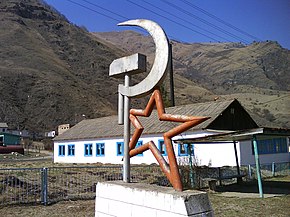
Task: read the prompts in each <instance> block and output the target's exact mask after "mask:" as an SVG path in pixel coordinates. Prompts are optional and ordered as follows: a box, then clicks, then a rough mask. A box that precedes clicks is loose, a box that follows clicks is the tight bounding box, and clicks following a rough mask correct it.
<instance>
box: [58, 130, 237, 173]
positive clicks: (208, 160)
mask: <svg viewBox="0 0 290 217" xmlns="http://www.w3.org/2000/svg"><path fill="white" fill-rule="evenodd" d="M208 134H209V133H198V134H194V135H193V134H188V135H185V134H183V135H182V138H189V137H190V138H192V137H193V136H195V137H199V136H202V135H208ZM180 138H181V136H177V137H174V138H173V140H174V139H180ZM151 140H152V141H153V142H154V143H155V145H156V146H157V147H158V146H159V141H162V140H163V137H162V135H161V134H160V135H151V136H143V137H142V138H140V139H139V141H142V143H143V144H145V143H147V142H149V141H151ZM117 142H123V139H122V138H111V139H98V140H83V141H66V142H59V141H56V142H54V162H55V163H97V162H100V163H112V164H122V163H123V161H122V158H123V156H118V155H117ZM97 143H98V144H100V143H104V144H105V155H104V156H96V149H97V145H96V144H97ZM85 144H92V156H85ZM59 145H61V146H64V149H65V153H64V156H59ZM69 145H75V155H74V156H68V146H69ZM178 146H179V145H178V144H175V143H173V148H174V150H175V154H176V157H177V162H178V164H188V163H189V158H188V155H186V154H185V155H183V154H182V153H180V151H179V148H180V147H178ZM193 151H194V157H193V163H196V164H197V165H207V166H208V165H211V166H215V167H216V166H225V165H228V166H235V165H236V161H235V154H234V146H233V144H193ZM164 158H165V159H166V160H167V156H164ZM130 162H131V163H132V164H142V163H144V164H152V163H157V161H156V159H155V158H154V156H153V154H152V153H151V151H150V150H148V151H145V152H144V153H143V155H141V156H135V157H132V158H131V159H130Z"/></svg>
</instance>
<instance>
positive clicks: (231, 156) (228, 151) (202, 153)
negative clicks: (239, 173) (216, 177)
mask: <svg viewBox="0 0 290 217" xmlns="http://www.w3.org/2000/svg"><path fill="white" fill-rule="evenodd" d="M236 146H237V154H238V158H240V157H239V156H240V152H239V143H238V142H237V143H236ZM194 151H195V154H196V155H195V157H196V161H197V164H198V165H200V166H202V165H205V166H212V167H222V166H236V158H235V149H234V144H233V143H206V144H195V145H194ZM239 162H240V159H239Z"/></svg>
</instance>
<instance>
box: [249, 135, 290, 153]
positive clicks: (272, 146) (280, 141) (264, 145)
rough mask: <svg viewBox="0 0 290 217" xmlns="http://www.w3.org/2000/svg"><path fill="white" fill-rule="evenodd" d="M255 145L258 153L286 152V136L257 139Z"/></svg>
mask: <svg viewBox="0 0 290 217" xmlns="http://www.w3.org/2000/svg"><path fill="white" fill-rule="evenodd" d="M257 146H258V153H259V154H277V153H287V152H288V150H287V140H286V138H273V139H265V140H258V141H257ZM252 154H254V146H253V144H252Z"/></svg>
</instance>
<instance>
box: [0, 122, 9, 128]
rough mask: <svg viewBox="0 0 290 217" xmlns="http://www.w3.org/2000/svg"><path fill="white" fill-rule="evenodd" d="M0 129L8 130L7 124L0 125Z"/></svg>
mask: <svg viewBox="0 0 290 217" xmlns="http://www.w3.org/2000/svg"><path fill="white" fill-rule="evenodd" d="M0 128H8V125H7V123H0Z"/></svg>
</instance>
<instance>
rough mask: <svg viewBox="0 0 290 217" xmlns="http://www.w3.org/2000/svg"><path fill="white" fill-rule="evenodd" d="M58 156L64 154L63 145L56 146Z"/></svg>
mask: <svg viewBox="0 0 290 217" xmlns="http://www.w3.org/2000/svg"><path fill="white" fill-rule="evenodd" d="M58 156H62V157H63V156H65V145H59V146H58Z"/></svg>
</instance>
